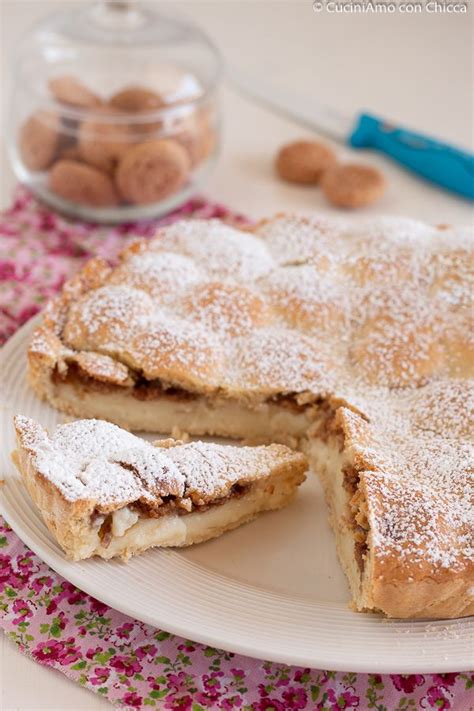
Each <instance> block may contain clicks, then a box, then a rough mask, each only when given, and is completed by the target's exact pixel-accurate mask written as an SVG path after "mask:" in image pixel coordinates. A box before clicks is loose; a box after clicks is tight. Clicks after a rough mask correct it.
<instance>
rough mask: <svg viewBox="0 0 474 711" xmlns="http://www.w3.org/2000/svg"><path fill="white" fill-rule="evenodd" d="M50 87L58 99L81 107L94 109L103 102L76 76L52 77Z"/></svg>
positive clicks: (63, 102) (69, 104)
mask: <svg viewBox="0 0 474 711" xmlns="http://www.w3.org/2000/svg"><path fill="white" fill-rule="evenodd" d="M48 88H49V90H50V92H51V94H52V95H53V96H54V98H55V99H56V100H57V101H60V102H61V103H62V104H67V105H68V106H75V107H76V108H81V109H92V108H95V107H97V106H100V105H101V104H102V100H101V99H100V97H99V96H97V94H95V93H94V92H93V91H91V90H90V89H89V88H88V87H87V86H85V84H83V83H82V82H81V81H79V79H76V77H74V76H69V75H65V76H61V77H55V78H54V79H50V80H49V82H48Z"/></svg>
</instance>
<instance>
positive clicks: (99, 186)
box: [48, 160, 118, 207]
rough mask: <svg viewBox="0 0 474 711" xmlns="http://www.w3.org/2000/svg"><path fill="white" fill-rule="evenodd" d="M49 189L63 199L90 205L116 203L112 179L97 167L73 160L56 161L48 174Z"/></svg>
mask: <svg viewBox="0 0 474 711" xmlns="http://www.w3.org/2000/svg"><path fill="white" fill-rule="evenodd" d="M48 187H49V189H50V190H51V191H52V192H53V193H55V194H56V195H59V197H62V198H63V199H64V200H69V201H70V202H75V203H79V204H81V205H89V206H92V207H113V206H114V205H116V204H117V203H118V198H117V192H116V190H115V187H114V184H113V181H112V180H111V178H110V177H109V176H108V175H107V174H106V173H102V172H101V171H100V170H97V168H94V167H92V166H90V165H86V164H85V163H79V162H77V161H74V160H59V161H57V162H56V163H55V164H54V165H53V167H52V168H51V170H50V171H49V175H48Z"/></svg>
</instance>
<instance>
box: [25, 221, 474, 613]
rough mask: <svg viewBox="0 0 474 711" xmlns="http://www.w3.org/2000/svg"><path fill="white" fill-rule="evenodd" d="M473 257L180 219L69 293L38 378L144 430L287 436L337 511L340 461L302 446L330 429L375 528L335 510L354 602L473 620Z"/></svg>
mask: <svg viewBox="0 0 474 711" xmlns="http://www.w3.org/2000/svg"><path fill="white" fill-rule="evenodd" d="M472 264H473V260H472V230H471V229H467V228H466V229H463V228H443V229H441V228H436V227H430V226H427V225H424V224H421V223H418V222H414V221H412V220H403V219H395V218H393V219H388V218H384V219H383V218H380V219H378V220H371V221H367V222H358V223H357V224H356V225H354V224H352V223H350V222H347V221H344V220H334V219H323V218H318V219H308V218H296V217H295V218H293V217H288V216H277V217H276V218H273V219H271V220H267V221H263V222H262V223H260V224H259V225H257V226H256V227H255V228H254V229H253V230H242V229H236V228H233V227H230V226H228V225H225V224H224V223H221V222H219V221H216V220H211V221H206V220H201V221H200V220H194V221H186V222H181V223H175V224H173V225H171V226H168V227H165V228H164V229H161V230H160V231H159V232H158V233H157V235H156V237H155V238H154V239H152V240H151V241H148V242H146V241H138V242H135V243H133V244H132V245H130V246H128V247H126V248H125V249H124V250H123V252H122V253H121V255H120V256H119V260H118V263H117V264H116V265H115V266H114V267H113V268H112V267H110V266H109V265H108V264H106V263H105V262H104V261H103V260H100V259H96V260H92V261H91V262H90V263H89V264H88V265H86V267H85V268H84V269H83V270H82V271H81V273H80V274H79V275H78V276H77V277H75V278H74V279H73V280H72V281H71V282H69V283H68V284H67V285H66V286H65V287H64V289H63V291H62V293H61V295H60V296H59V297H58V298H57V299H56V300H55V301H54V302H52V303H51V304H50V306H49V307H48V308H47V310H46V312H45V316H44V320H43V323H42V325H41V326H40V327H39V328H38V330H37V331H36V333H35V335H34V338H33V341H32V343H31V346H30V349H29V378H30V382H31V384H32V386H33V387H34V389H35V391H36V392H37V393H38V394H39V395H40V396H41V397H43V398H45V399H47V400H48V401H49V402H51V403H52V404H53V405H54V406H56V407H58V408H59V409H62V410H65V411H69V412H71V413H73V414H75V415H77V416H88V417H91V416H99V417H105V418H106V419H110V420H113V421H116V422H119V423H120V424H121V425H123V426H130V427H133V428H135V429H144V430H149V431H157V430H158V429H163V427H168V428H169V429H171V427H172V426H175V425H177V426H178V427H180V428H181V429H183V430H185V431H189V432H191V433H194V434H205V433H212V434H215V435H223V436H226V435H230V436H232V437H242V438H252V436H253V435H255V434H257V436H258V438H259V439H261V440H263V441H267V442H268V441H271V440H280V441H288V440H287V439H285V436H289V437H291V438H293V441H291V444H293V445H294V446H297V447H300V448H303V449H305V450H306V449H307V450H308V451H309V452H310V458H311V461H312V464H313V466H314V467H315V469H316V470H318V471H319V473H320V474H321V477H322V479H323V482H325V488H326V491H327V493H328V500H329V503H330V507H332V504H331V501H332V498H333V494H332V493H331V487H330V486H328V484H327V483H326V479H328V480H330V481H333V480H336V479H337V480H338V481H339V482H340V477H339V478H338V469H337V466H338V465H337V463H336V464H334V463H333V464H332V465H331V468H330V471H329V474H325V473H324V471H323V470H324V467H323V466H321V462H320V454H311V452H312V451H313V452H314V451H316V450H317V447H316V448H314V447H313V445H315V444H324V443H325V442H327V441H328V431H329V430H330V428H331V427H332V424H331V423H335V422H338V425H337V426H338V427H339V430H340V431H341V432H342V435H343V445H342V446H343V448H344V451H345V450H346V449H347V451H350V452H352V451H353V450H354V452H356V453H357V457H360V458H361V461H362V462H363V466H362V467H359V465H357V467H358V468H357V469H356V471H357V481H358V482H359V483H358V485H357V489H358V490H359V503H360V501H362V503H363V506H364V507H365V509H367V510H368V512H369V517H368V518H369V524H370V525H369V528H368V531H366V534H367V535H365V534H363V533H361V532H360V531H359V530H358V529H357V528H356V527H354V528H353V529H352V532H351V531H349V532H348V531H344V532H343V533H341V532H340V529H341V527H342V528H343V525H342V523H341V517H344V516H347V515H348V514H347V510H346V508H345V509H344V510H341V511H339V512H337V513H336V514H334V513H333V514H332V524H333V527H334V529H335V533H336V536H337V537H338V540H340V546H339V548H340V557H341V560H342V563H343V566H344V567H345V570H346V573H347V574H348V577H349V579H351V577H354V576H356V577H358V578H362V577H363V581H362V583H361V581H360V580H359V579H358V580H357V583H354V584H352V589H353V596H354V601H355V605H356V606H357V608H358V609H371V610H382V611H383V612H384V613H385V614H387V615H390V616H399V617H419V616H422V615H427V616H431V617H452V616H456V615H465V614H470V613H472V595H471V597H469V595H470V593H469V591H470V590H472V587H473V585H472V580H473V577H472V576H473V572H472V561H473V549H474V546H473V542H472V537H471V538H470V536H471V534H472V505H471V500H470V498H469V497H470V494H469V488H468V487H469V486H472V478H471V477H472V474H471V473H470V471H469V467H468V464H467V462H468V460H469V456H470V451H469V446H470V444H469V442H468V441H467V440H468V438H469V436H472V431H473V430H472V409H470V408H469V407H468V406H467V402H468V399H467V398H468V393H470V392H472V390H471V382H472V380H471V379H472V371H473V366H474V355H473V348H472V340H471V337H470V328H469V322H470V318H471V315H470V314H471V311H470V309H471V293H472V282H473V274H472ZM85 353H86V354H87V355H86V356H84V354H85ZM96 360H97V362H96ZM127 403H129V407H127ZM341 408H344V409H341ZM339 410H340V414H339V413H338V411H339ZM337 418H343V419H342V420H339V419H337ZM166 423H168V424H166ZM157 425H159V427H158V426H157ZM354 456H355V455H354ZM368 462H369V463H370V466H369V464H368ZM341 487H342V482H340V486H339V487H338V488H339V489H341ZM356 493H357V491H354V492H352V496H355V494H356ZM340 495H341V496H342V493H341V492H340ZM351 498H352V497H351ZM356 504H357V501H356V502H355V503H354V507H355V508H356V509H357V506H356ZM347 506H349V503H348V502H345V507H347ZM332 508H333V507H332ZM354 515H355V516H359V518H360V519H361V520H362V518H363V516H364V515H365V513H364V511H359V510H358V509H357V510H356V513H355V514H354ZM387 522H389V523H387ZM354 536H356V537H362V538H363V541H357V540H356V538H354ZM405 540H406V541H407V545H402V544H400V543H397V541H398V542H400V541H405ZM354 541H355V543H360V545H359V546H356V545H355V543H354ZM367 541H368V547H367V548H366V549H365V552H364V551H363V546H364V545H366V542H367ZM408 541H409V545H408ZM361 551H362V553H361ZM364 555H365V556H366V561H367V562H366V564H365V565H364V571H363V573H361V571H360V570H359V567H358V559H360V558H361V557H362V558H363V556H364ZM372 566H373V567H372ZM360 584H362V588H363V591H362V592H360V590H359V587H360Z"/></svg>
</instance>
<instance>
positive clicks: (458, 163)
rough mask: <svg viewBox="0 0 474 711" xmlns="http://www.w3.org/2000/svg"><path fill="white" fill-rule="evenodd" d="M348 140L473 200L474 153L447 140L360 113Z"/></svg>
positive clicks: (356, 146)
mask: <svg viewBox="0 0 474 711" xmlns="http://www.w3.org/2000/svg"><path fill="white" fill-rule="evenodd" d="M348 142H349V144H350V145H351V146H354V147H355V148H373V149H375V150H377V151H380V152H381V153H385V154H386V155H388V156H390V158H393V160H395V161H397V163H401V165H404V166H406V167H407V168H408V169H409V170H411V171H413V172H414V173H418V175H422V176H423V177H424V178H426V179H427V180H430V181H431V182H433V183H437V184H438V185H442V186H443V187H444V188H447V189H448V190H451V191H452V192H454V193H458V194H459V195H462V196H463V197H467V198H469V199H471V200H474V156H473V155H471V154H469V153H467V152H466V151H462V150H460V149H458V148H454V147H453V146H449V145H447V144H446V143H440V142H439V141H435V140H434V139H432V138H427V137H426V136H422V135H420V134H417V133H412V132H411V131H407V130H405V129H403V128H398V127H396V126H393V125H390V124H389V123H387V122H386V121H383V120H381V119H378V118H376V117H375V116H371V115H370V114H361V115H360V116H359V117H358V120H357V125H356V127H355V129H354V131H353V132H352V133H351V135H350V136H349V139H348Z"/></svg>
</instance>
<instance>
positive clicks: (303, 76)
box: [0, 0, 474, 711]
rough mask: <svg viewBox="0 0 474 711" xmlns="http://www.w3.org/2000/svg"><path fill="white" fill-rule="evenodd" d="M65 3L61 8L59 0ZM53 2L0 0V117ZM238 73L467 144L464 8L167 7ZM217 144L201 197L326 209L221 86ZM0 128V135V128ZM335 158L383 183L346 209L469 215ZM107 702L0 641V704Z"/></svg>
mask: <svg viewBox="0 0 474 711" xmlns="http://www.w3.org/2000/svg"><path fill="white" fill-rule="evenodd" d="M71 4H72V3H71ZM58 5H59V2H58V0H57V1H56V2H51V1H43V0H21V2H19V1H18V0H0V13H1V18H0V19H1V22H0V25H1V33H2V34H1V41H0V50H1V53H2V56H1V60H0V102H1V109H2V115H1V122H2V123H1V124H0V127H1V126H2V125H3V126H4V125H5V122H6V120H7V119H6V113H7V112H8V86H9V82H10V72H11V69H12V65H13V62H12V51H13V50H14V47H15V43H16V42H17V41H18V38H19V37H20V36H21V35H22V34H23V32H24V31H25V30H26V29H27V28H28V27H29V26H30V25H31V24H33V23H34V22H35V21H36V20H37V18H40V17H42V16H43V15H44V14H46V13H48V12H51V11H54V9H56V8H58ZM173 7H174V9H175V10H176V8H177V9H178V12H179V13H182V14H185V15H187V16H188V17H191V18H194V20H195V21H196V22H198V23H199V24H200V25H201V26H202V27H203V28H204V29H206V30H207V31H208V32H209V33H210V34H211V35H212V37H213V38H214V40H215V41H216V43H217V44H218V45H219V47H220V49H221V51H222V53H223V55H224V57H225V58H226V60H227V61H228V62H229V64H232V65H234V66H236V67H238V68H239V69H242V70H243V71H246V72H254V74H255V75H261V76H270V77H272V82H273V83H278V84H279V85H281V86H287V87H291V88H292V90H294V91H297V92H299V93H303V94H305V95H307V96H314V97H316V98H318V99H319V98H320V99H321V100H322V101H325V102H327V103H328V104H331V105H333V106H334V107H337V108H339V109H341V110H344V111H347V112H349V113H350V112H353V111H355V110H357V109H363V108H364V109H369V110H372V111H375V112H378V113H379V114H380V115H382V116H385V117H390V118H391V119H392V120H394V121H399V122H400V123H403V124H405V125H407V126H410V127H412V128H418V129H423V130H424V131H425V132H426V133H428V134H432V135H434V136H439V137H443V138H445V139H446V140H450V141H451V142H453V143H456V144H458V145H461V146H464V147H472V140H473V136H472V127H473V126H474V120H473V106H472V62H471V59H472V49H473V47H472V35H471V27H472V10H470V12H469V13H468V14H467V15H461V14H449V15H448V14H445V13H439V14H435V13H428V12H427V11H426V10H423V12H421V13H417V14H411V15H408V14H404V13H402V12H399V11H397V12H395V13H393V14H388V15H387V14H371V15H367V14H350V13H344V14H339V13H329V12H328V11H327V10H326V11H322V12H319V13H315V12H314V11H313V9H312V2H311V0H290V1H287V2H285V1H283V2H282V1H276V0H259V1H253V0H239V1H237V2H234V1H233V0H214V1H213V2H201V1H199V0H196V1H192V2H179V3H175V4H174V6H173ZM222 103H223V116H224V146H223V151H222V155H221V158H220V161H219V164H218V166H217V168H216V170H215V172H214V174H213V176H212V177H211V179H210V181H209V183H208V186H207V187H206V193H207V194H208V195H209V196H211V197H212V198H214V199H216V200H219V201H222V202H225V203H227V204H229V205H230V206H232V207H233V208H235V209H237V210H240V211H242V212H244V213H246V214H248V215H251V216H253V217H261V216H264V215H267V214H272V213H273V212H276V211H283V210H284V211H298V212H303V213H311V212H315V211H319V212H326V213H331V212H332V213H335V212H336V211H335V210H334V209H332V208H331V207H330V206H328V205H327V203H326V202H325V201H324V199H323V197H322V195H321V193H320V192H319V191H318V190H315V189H314V188H301V187H294V186H290V185H286V184H284V183H281V182H279V181H278V180H276V179H275V177H274V173H273V168H272V159H273V155H274V153H275V151H276V150H277V148H278V147H279V146H280V145H281V144H282V143H284V142H285V141H288V140H292V139H295V138H299V137H304V136H311V134H310V133H309V132H308V131H305V130H303V129H301V128H300V127H298V126H297V125H296V124H294V123H292V122H290V121H287V120H285V119H282V118H280V117H278V116H276V115H273V114H272V113H270V112H268V111H267V110H264V109H262V108H260V107H258V106H256V105H254V104H252V103H250V102H249V101H248V100H246V99H244V98H243V97H241V96H239V95H238V94H237V93H235V92H234V91H233V90H232V89H230V88H229V87H224V89H223V92H222ZM2 134H3V132H2ZM337 150H338V151H339V155H340V157H341V158H342V159H346V160H347V159H349V160H350V159H354V160H364V161H367V162H370V163H371V164H373V165H376V166H378V167H380V168H381V169H382V170H383V171H384V173H385V175H386V177H387V179H388V190H387V193H386V195H385V196H384V198H383V200H381V201H380V202H379V203H378V204H377V205H375V206H374V207H372V208H368V209H366V210H365V211H361V212H359V213H357V215H355V218H356V219H357V217H359V216H362V215H364V216H366V215H367V214H370V213H373V214H397V215H404V216H410V217H416V218H419V219H422V220H427V221H432V222H436V223H437V222H443V223H446V222H466V221H472V219H473V211H472V208H471V206H470V205H469V204H468V203H467V202H466V201H463V200H460V199H457V198H455V197H453V196H451V195H449V194H448V193H445V192H442V191H440V190H437V189H436V188H434V187H431V186H429V185H428V184H426V183H423V182H421V181H419V180H417V179H415V178H414V177H412V176H410V175H409V174H408V173H406V172H405V171H403V170H402V169H400V168H398V167H397V166H395V165H393V164H389V163H388V162H386V161H385V160H384V159H383V158H382V157H380V156H376V155H371V154H368V153H364V154H362V153H360V152H359V153H358V154H357V155H354V154H353V153H351V151H350V150H348V149H345V148H341V147H337ZM0 171H1V172H0V201H1V206H2V207H5V206H7V205H8V204H9V201H10V196H11V191H12V188H13V186H14V182H15V181H14V179H13V176H12V174H11V171H10V168H9V166H8V163H7V159H6V151H5V146H4V145H2V146H1V153H0ZM107 706H109V704H108V703H107V702H105V701H103V700H102V699H100V698H98V697H95V696H93V695H92V694H91V693H90V692H87V691H85V690H84V689H81V688H80V687H78V686H77V685H75V684H72V683H71V682H70V681H69V680H68V679H66V677H64V676H63V675H61V674H59V673H57V672H55V671H52V670H49V669H46V668H44V667H40V666H39V665H38V664H36V663H34V662H32V661H31V660H30V659H27V658H25V657H24V656H22V655H21V654H20V653H19V652H18V651H17V650H16V648H15V647H14V646H13V644H12V643H10V642H9V640H7V639H6V638H5V637H4V636H3V635H2V636H1V637H0V709H2V711H7V710H8V711H9V710H10V709H19V710H21V711H26V710H27V709H28V710H29V709H31V710H35V711H36V710H38V711H39V710H40V709H41V710H42V709H45V710H46V709H48V710H50V711H53V710H54V709H61V711H67V710H71V711H72V710H74V711H79V710H82V709H87V710H95V709H101V708H106V707H107Z"/></svg>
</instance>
